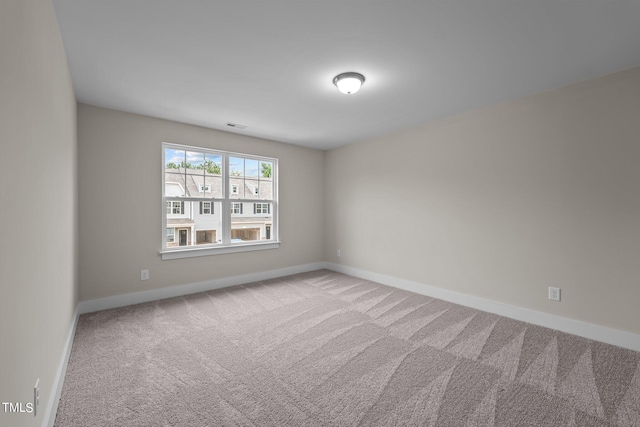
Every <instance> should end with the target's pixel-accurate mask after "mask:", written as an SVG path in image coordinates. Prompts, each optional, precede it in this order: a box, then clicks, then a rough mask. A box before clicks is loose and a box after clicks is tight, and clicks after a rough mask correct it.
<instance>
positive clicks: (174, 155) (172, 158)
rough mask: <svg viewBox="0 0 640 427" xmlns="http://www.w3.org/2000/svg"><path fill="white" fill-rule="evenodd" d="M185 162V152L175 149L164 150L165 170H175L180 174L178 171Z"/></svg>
mask: <svg viewBox="0 0 640 427" xmlns="http://www.w3.org/2000/svg"><path fill="white" fill-rule="evenodd" d="M184 162H185V151H184V150H175V149H173V148H165V149H164V167H165V169H175V170H176V172H178V169H179V168H180V167H182V164H183V163H184Z"/></svg>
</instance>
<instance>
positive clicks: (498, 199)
mask: <svg viewBox="0 0 640 427" xmlns="http://www.w3.org/2000/svg"><path fill="white" fill-rule="evenodd" d="M324 176H325V196H326V198H325V202H326V204H325V211H324V212H325V226H326V230H327V234H326V240H325V259H326V260H327V261H332V262H338V263H342V264H344V265H347V266H351V267H355V268H360V269H364V270H368V271H372V272H377V273H381V274H385V275H390V276H395V277H399V278H404V279H407V280H412V281H416V282H419V283H425V284H428V285H432V286H437V287H441V288H446V289H449V290H454V291H458V292H463V293H466V294H470V295H475V296H480V297H485V298H490V299H492V300H497V301H502V302H506V303H509V304H513V305H517V306H521V307H526V308H530V309H534V310H539V311H544V312H548V313H553V314H557V315H560V316H565V317H568V318H573V319H578V320H583V321H587V322H592V323H596V324H600V325H604V326H609V327H613V328H618V329H621V330H625V331H630V332H634V333H640V310H639V309H638V302H639V301H640V281H639V280H640V68H635V69H631V70H627V71H623V72H620V73H616V74H613V75H609V76H605V77H602V78H598V79H595V80H591V81H588V82H584V83H579V84H576V85H572V86H568V87H565V88H561V89H557V90H553V91H549V92H545V93H542V94H538V95H534V96H530V97H527V98H524V99H521V100H517V101H513V102H508V103H505V104H501V105H498V106H495V107H489V108H485V109H482V110H478V111H474V112H470V113H467V114H462V115H459V116H456V117H453V118H449V119H445V120H440V121H437V122H433V123H430V124H427V125H424V126H421V127H417V128H413V129H410V130H407V131H404V132H401V133H397V134H394V135H387V136H383V137H380V138H377V139H373V140H370V141H365V142H363V143H359V144H354V145H351V146H347V147H343V148H339V149H335V150H331V151H329V152H327V153H326V157H325V174H324ZM336 249H341V250H342V257H341V258H337V257H336ZM548 286H557V287H560V288H562V292H563V293H562V302H561V303H554V302H551V301H548V300H547V287H548Z"/></svg>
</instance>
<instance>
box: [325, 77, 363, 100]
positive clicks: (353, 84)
mask: <svg viewBox="0 0 640 427" xmlns="http://www.w3.org/2000/svg"><path fill="white" fill-rule="evenodd" d="M362 83H364V76H363V75H362V74H360V73H354V72H348V73H342V74H338V75H337V76H335V77H334V78H333V84H334V85H336V87H337V88H338V90H339V91H340V92H342V93H344V94H346V95H351V94H353V93H356V92H357V91H359V90H360V86H362Z"/></svg>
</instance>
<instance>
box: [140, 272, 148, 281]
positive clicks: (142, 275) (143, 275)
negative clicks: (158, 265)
mask: <svg viewBox="0 0 640 427" xmlns="http://www.w3.org/2000/svg"><path fill="white" fill-rule="evenodd" d="M140 280H149V270H140Z"/></svg>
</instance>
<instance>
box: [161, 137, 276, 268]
mask: <svg viewBox="0 0 640 427" xmlns="http://www.w3.org/2000/svg"><path fill="white" fill-rule="evenodd" d="M162 148H163V149H162V157H163V158H162V168H163V175H162V176H163V178H162V179H163V181H162V189H163V190H162V191H163V192H162V198H163V205H164V206H165V209H164V212H163V221H162V227H163V230H164V231H163V242H162V250H161V254H162V259H174V258H184V257H191V256H201V255H213V254H218V253H229V252H242V251H247V250H258V249H273V248H277V247H278V246H279V242H278V233H277V229H278V228H277V225H278V221H277V218H278V198H277V193H278V184H277V178H278V160H277V159H274V158H268V157H259V156H252V155H247V154H237V153H229V152H225V151H219V150H210V149H206V148H196V147H187V146H183V145H176V144H169V143H164V144H163V145H162ZM245 205H246V206H245ZM252 206H253V212H251V207H252ZM245 207H246V209H245ZM176 230H178V231H179V233H178V231H176Z"/></svg>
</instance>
